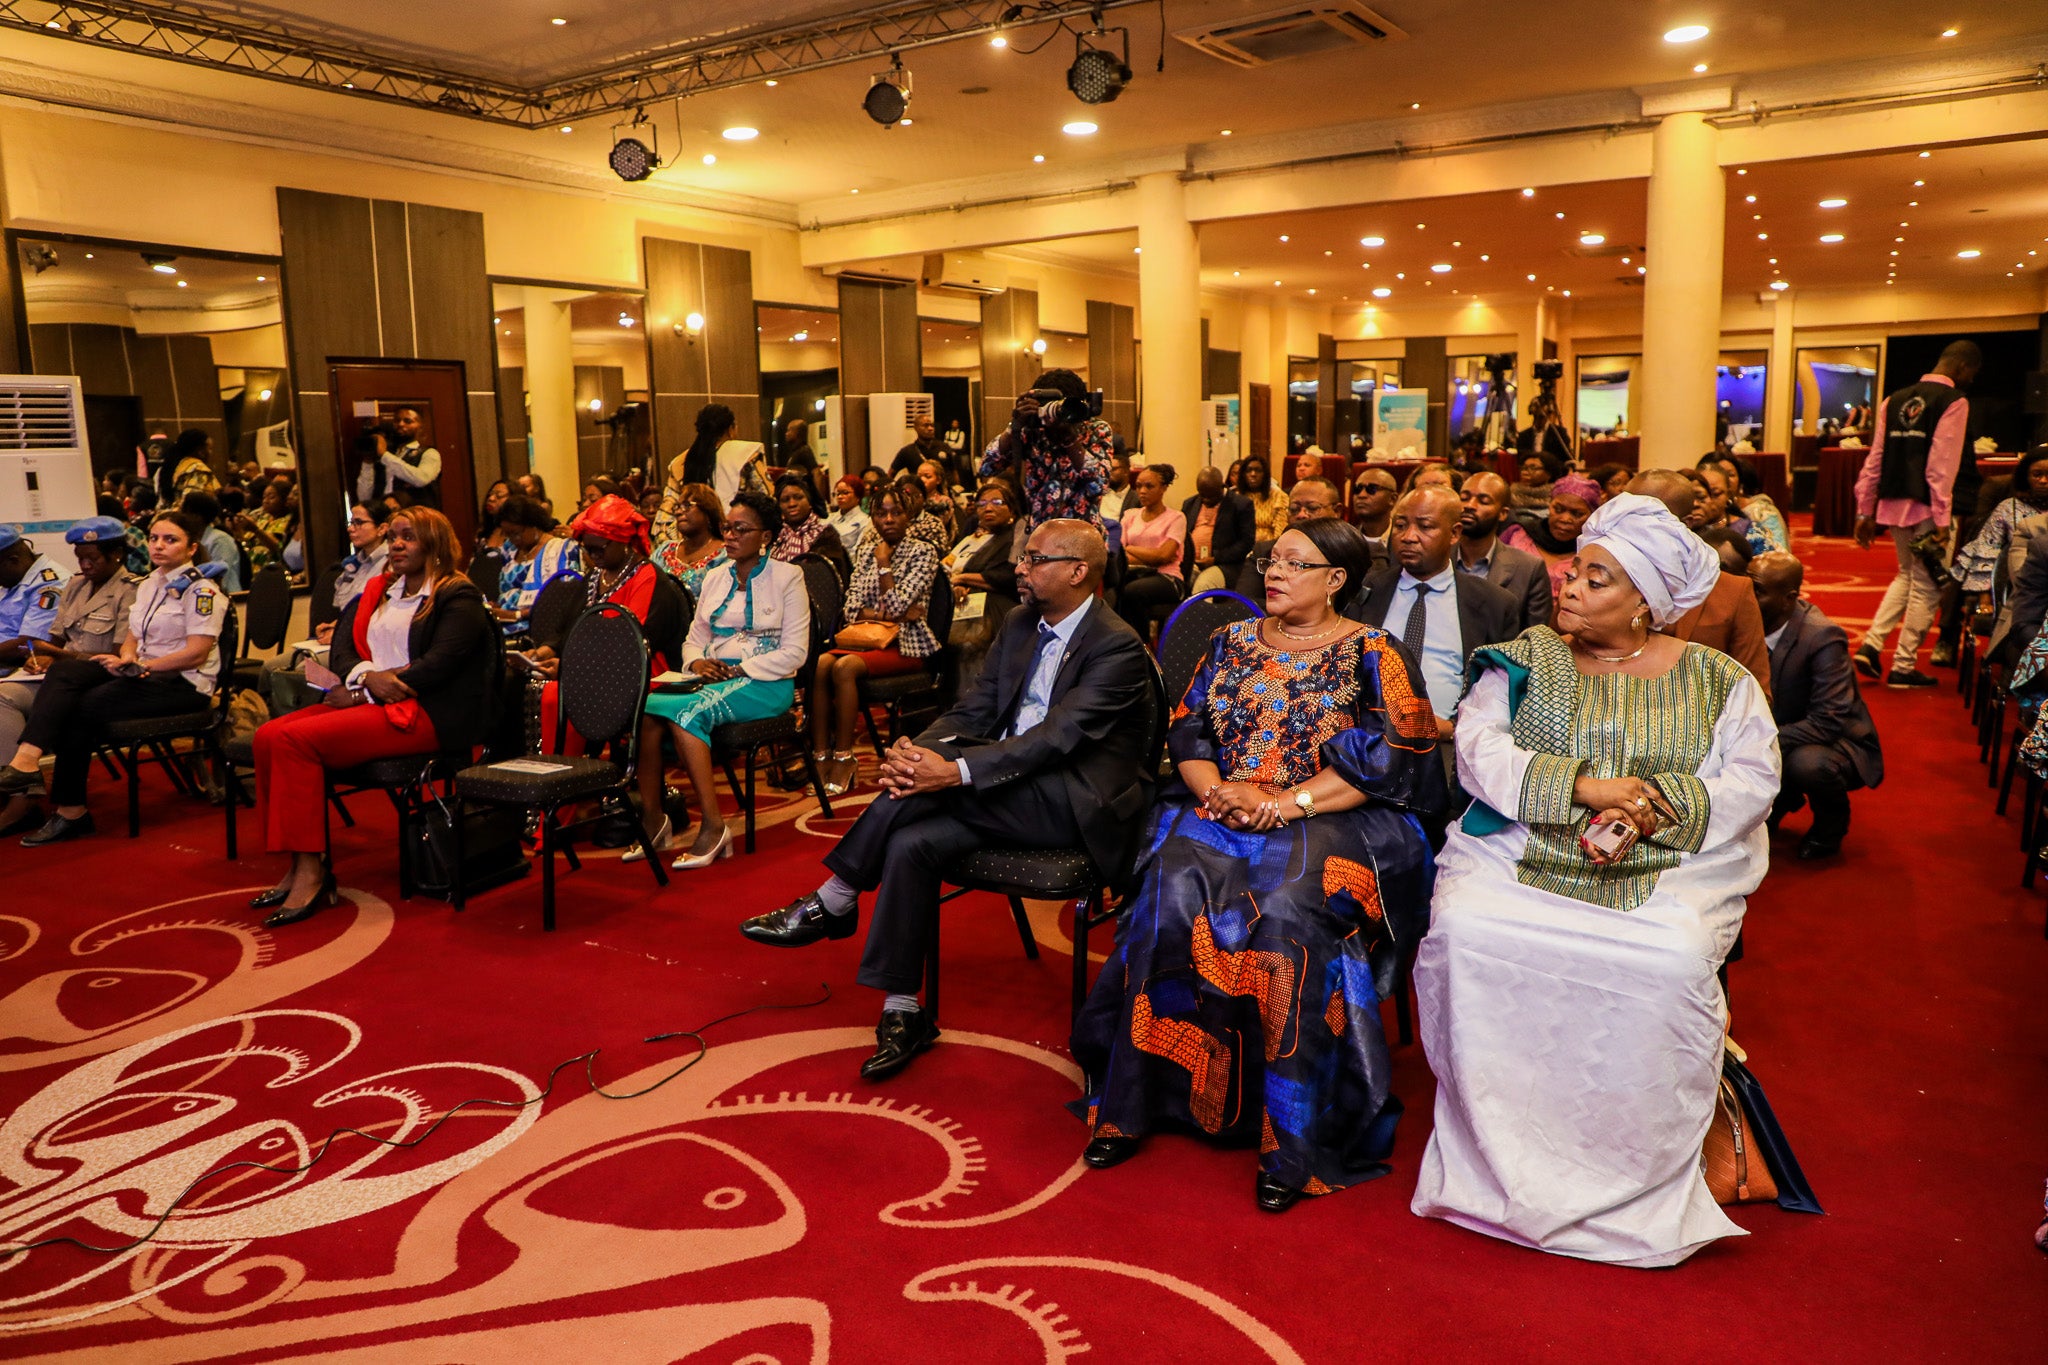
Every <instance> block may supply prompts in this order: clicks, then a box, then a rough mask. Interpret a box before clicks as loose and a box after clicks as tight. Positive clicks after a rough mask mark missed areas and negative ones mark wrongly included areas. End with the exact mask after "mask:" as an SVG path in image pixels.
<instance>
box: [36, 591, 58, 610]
mask: <svg viewBox="0 0 2048 1365" xmlns="http://www.w3.org/2000/svg"><path fill="white" fill-rule="evenodd" d="M57 597H58V592H57V589H55V588H44V589H43V590H42V592H41V593H40V594H38V595H37V597H36V610H37V611H55V610H56V608H57Z"/></svg>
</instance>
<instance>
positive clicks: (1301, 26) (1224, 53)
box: [1173, 0, 1408, 66]
mask: <svg viewBox="0 0 2048 1365" xmlns="http://www.w3.org/2000/svg"><path fill="white" fill-rule="evenodd" d="M1173 36H1174V37H1176V38H1178V39H1180V40H1181V41H1182V42H1184V43H1186V44H1187V45H1188V46H1189V47H1193V48H1197V49H1199V50H1200V51H1203V52H1206V53H1208V54H1209V55H1210V56H1211V57H1214V58H1216V59H1217V60H1218V61H1225V62H1229V63H1230V64H1231V65H1232V66H1270V65H1271V64H1272V63H1274V62H1284V61H1287V60H1289V59H1291V58H1294V57H1319V56H1322V55H1323V54H1324V53H1327V52H1350V51H1356V50H1357V49H1358V48H1361V47H1365V46H1368V45H1370V44H1372V43H1382V42H1387V41H1389V40H1391V39H1397V38H1406V37H1407V36H1408V35H1407V34H1406V33H1405V32H1403V31H1402V30H1401V28H1400V26H1399V25H1397V24H1395V23H1394V22H1393V21H1392V20H1390V19H1388V18H1387V17H1386V16H1385V15H1383V14H1380V13H1377V12H1376V11H1374V10H1371V9H1368V8H1367V7H1366V6H1364V5H1362V4H1360V3H1358V0H1310V2H1309V3H1305V4H1297V5H1289V6H1287V7H1286V8H1284V9H1276V10H1268V11H1267V12H1266V13H1264V14H1255V15H1252V16H1251V17H1250V18H1246V19H1232V20H1228V21H1226V22H1224V23H1220V24H1213V25H1210V26H1209V27H1206V28H1191V29H1182V30H1180V31H1179V32H1177V33H1175V34H1174V35H1173Z"/></svg>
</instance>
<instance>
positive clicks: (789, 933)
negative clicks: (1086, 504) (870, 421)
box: [740, 504, 1163, 1080]
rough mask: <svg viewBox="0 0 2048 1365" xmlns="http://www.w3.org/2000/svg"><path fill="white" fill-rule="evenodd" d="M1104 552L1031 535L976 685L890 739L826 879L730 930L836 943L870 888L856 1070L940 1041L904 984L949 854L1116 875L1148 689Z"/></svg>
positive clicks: (1088, 533)
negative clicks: (870, 1040) (1077, 859)
mask: <svg viewBox="0 0 2048 1365" xmlns="http://www.w3.org/2000/svg"><path fill="white" fill-rule="evenodd" d="M885 506H886V504H885ZM887 515H888V516H889V517H891V518H892V519H900V517H901V513H900V512H898V511H895V510H893V509H891V510H889V511H888V512H887ZM1108 553H1109V552H1108V547H1107V546H1106V545H1104V543H1103V539H1102V536H1101V534H1100V533H1099V532H1098V531H1096V530H1095V528H1094V527H1093V526H1091V525H1089V524H1088V523H1086V522H1080V521H1074V520H1070V519H1064V518H1063V519H1058V520H1054V521H1049V522H1046V523H1044V524H1043V525H1041V526H1039V527H1038V528H1037V529H1035V530H1034V531H1032V533H1031V537H1030V539H1029V541H1028V542H1027V543H1026V549H1025V552H1024V556H1023V558H1022V559H1020V560H1019V561H1018V565H1017V590H1018V595H1019V597H1020V598H1021V599H1022V601H1023V607H1022V608H1021V609H1020V610H1017V611H1013V612H1011V613H1010V619H1009V620H1008V621H1007V622H1005V623H1004V625H1003V630H1002V634H1001V636H1000V637H999V638H998V639H997V641H996V644H995V647H994V648H993V649H991V650H990V652H989V658H988V664H987V666H986V667H985V668H983V670H982V673H981V677H980V679H979V680H978V681H977V682H976V684H975V687H974V690H973V691H972V692H970V693H968V694H967V695H966V696H964V697H962V698H961V700H960V703H959V704H958V705H957V706H955V707H954V708H953V709H952V710H951V711H949V712H947V713H946V714H945V715H944V716H941V717H940V718H939V719H938V720H936V721H934V722H933V723H932V725H931V726H930V727H929V728H928V729H926V731H925V732H924V733H923V734H921V735H919V736H918V737H917V738H916V739H915V740H913V739H911V738H910V737H909V736H907V735H906V736H905V737H903V738H902V739H900V740H898V741H897V742H896V743H895V744H893V745H891V746H890V749H889V755H888V758H887V761H886V762H885V763H884V765H883V770H882V783H883V786H884V789H885V793H886V794H885V795H884V796H882V797H879V798H877V799H876V800H875V801H874V802H872V803H871V804H869V806H868V807H867V809H865V810H864V811H862V812H861V815H860V818H859V819H858V820H856V821H855V822H854V825H853V828H852V829H850V830H848V831H847V833H846V835H845V837H844V838H842V839H841V840H840V841H839V843H838V846H837V847H835V848H834V849H833V850H832V852H830V853H829V854H827V855H826V856H825V866H826V868H827V869H829V870H830V872H831V874H832V875H831V876H830V877H829V878H827V879H826V881H825V884H824V885H822V886H820V887H819V888H818V889H817V890H816V891H813V892H808V893H806V894H804V895H802V896H799V897H798V898H797V899H796V900H795V901H793V902H792V903H790V904H789V905H786V906H784V907H783V908H782V909H780V910H775V911H771V912H769V913H768V914H765V915H757V916H755V917H754V918H753V919H750V920H747V921H746V922H745V923H743V924H742V925H741V926H740V932H741V933H743V934H745V935H746V936H747V937H748V938H750V939H753V940H754V941H756V942H757V943H767V944H772V945H774V946H776V947H785V948H794V947H800V946H802V945H804V944H808V943H815V942H817V941H818V940H819V939H825V938H832V939H841V938H848V937H850V936H852V934H853V933H854V931H855V930H856V929H858V928H859V926H860V913H859V897H860V895H861V893H863V892H867V891H874V890H876V888H877V887H879V888H880V891H879V893H878V894H877V895H876V897H875V907H874V920H873V923H872V924H871V925H870V926H869V928H868V936H867V947H866V949H865V951H864V952H863V954H862V956H861V966H860V975H859V977H858V978H857V979H858V980H859V982H860V984H861V985H863V986H868V987H871V988H873V989H875V990H878V991H882V992H885V997H884V999H883V1002H882V1018H881V1022H880V1024H879V1025H878V1026H877V1027H876V1029H875V1041H876V1049H875V1053H874V1055H873V1056H872V1057H870V1058H868V1059H867V1061H865V1062H864V1063H862V1064H861V1074H862V1075H863V1076H865V1077H866V1078H868V1079H869V1080H881V1079H883V1078H884V1077H887V1076H893V1075H895V1074H896V1073H897V1072H898V1071H901V1070H902V1069H903V1068H904V1067H905V1066H907V1065H908V1064H909V1063H910V1060H911V1059H912V1058H913V1057H915V1056H916V1055H917V1054H918V1053H919V1052H922V1051H923V1050H924V1049H926V1048H928V1047H930V1046H931V1045H932V1043H933V1042H935V1041H936V1040H937V1039H938V1036H939V1031H938V1027H937V1026H936V1025H935V1024H934V1023H933V1022H932V1020H931V1018H930V1016H929V1015H927V1014H926V1013H925V1012H924V1009H923V1008H922V1006H921V1005H920V1004H919V1001H918V990H919V988H920V986H921V985H922V984H923V981H924V966H925V958H926V954H927V947H928V944H929V941H930V940H929V935H930V934H931V933H932V931H933V926H934V924H935V923H936V922H937V918H938V915H937V911H938V898H939V891H940V884H939V877H940V873H941V872H942V870H943V869H944V868H945V867H946V866H947V865H948V864H949V863H951V862H952V861H953V860H954V859H955V858H958V857H960V856H961V855H963V854H966V853H969V852H972V851H973V850H975V849H979V848H989V847H1025V848H1041V847H1043V848H1083V849H1086V850H1087V853H1088V857H1089V860H1090V861H1091V862H1092V863H1093V864H1094V866H1095V868H1096V870H1097V871H1099V872H1100V873H1101V874H1102V876H1103V879H1104V880H1105V881H1106V882H1113V883H1121V882H1122V881H1123V880H1124V879H1125V877H1126V875H1127V874H1128V873H1129V871H1130V867H1131V861H1132V858H1133V857H1134V856H1135V854H1136V852H1137V840H1138V835H1139V832H1140V829H1141V828H1142V825H1141V821H1142V819H1143V817H1144V812H1145V808H1146V807H1147V806H1148V805H1149V804H1150V802H1151V795H1152V782H1153V777H1152V774H1151V773H1148V772H1146V771H1145V763H1146V761H1147V759H1148V757H1149V754H1148V752H1147V741H1148V739H1149V738H1150V737H1149V736H1148V735H1147V734H1146V731H1147V730H1149V729H1150V728H1151V726H1149V725H1147V724H1145V723H1144V721H1143V717H1144V716H1145V714H1146V712H1147V709H1148V702H1149V699H1150V698H1151V696H1152V694H1153V689H1154V688H1155V686H1156V684H1155V683H1154V682H1153V677H1154V673H1153V669H1152V662H1151V660H1150V659H1148V658H1147V657H1146V656H1145V649H1144V646H1143V645H1142V644H1141V643H1140V642H1139V640H1138V637H1137V636H1136V635H1135V634H1133V633H1132V632H1131V630H1130V628H1129V627H1128V626H1126V625H1124V623H1123V622H1122V621H1120V620H1118V619H1117V617H1116V614H1115V613H1113V612H1111V611H1109V610H1108V609H1107V608H1105V607H1104V606H1103V605H1102V603H1101V602H1100V601H1098V600H1097V597H1096V593H1097V590H1098V589H1099V588H1100V587H1101V585H1102V571H1103V566H1104V564H1105V563H1106V562H1107V560H1108ZM1160 723H1163V718H1162V719H1161V722H1160Z"/></svg>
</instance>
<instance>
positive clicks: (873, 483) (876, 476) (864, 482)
mask: <svg viewBox="0 0 2048 1365" xmlns="http://www.w3.org/2000/svg"><path fill="white" fill-rule="evenodd" d="M888 484H889V477H888V475H886V474H884V473H883V472H882V471H881V469H880V468H878V467H877V466H875V465H869V466H868V467H867V468H866V469H863V470H862V471H861V472H860V510H861V511H863V512H865V513H867V514H868V516H870V517H873V516H874V515H875V501H876V499H878V498H880V497H881V496H882V490H883V489H884V488H886V487H887V486H888Z"/></svg>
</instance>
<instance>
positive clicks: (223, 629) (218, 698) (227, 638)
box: [213, 597, 242, 712]
mask: <svg viewBox="0 0 2048 1365" xmlns="http://www.w3.org/2000/svg"><path fill="white" fill-rule="evenodd" d="M220 600H221V604H222V606H224V607H225V608H226V609H227V614H226V615H225V616H222V617H221V618H220V639H219V641H218V642H217V643H218V645H219V647H220V666H219V667H218V668H216V669H214V671H213V700H214V701H215V702H216V703H217V704H218V705H219V706H220V708H221V710H222V711H223V712H225V711H226V710H227V700H228V693H230V692H232V691H233V690H234V687H235V651H236V649H237V645H236V643H235V641H236V639H237V638H238V637H239V636H240V635H241V633H242V626H241V623H240V622H239V621H237V620H236V619H235V608H234V604H233V603H231V602H229V601H228V600H227V598H225V597H223V598H221V599H220Z"/></svg>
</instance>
